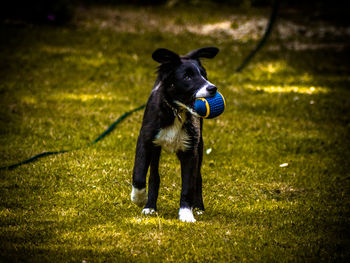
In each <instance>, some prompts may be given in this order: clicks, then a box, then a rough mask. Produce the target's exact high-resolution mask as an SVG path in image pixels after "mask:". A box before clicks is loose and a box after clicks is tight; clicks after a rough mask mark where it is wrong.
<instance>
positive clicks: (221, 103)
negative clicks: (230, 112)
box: [194, 92, 226, 119]
mask: <svg viewBox="0 0 350 263" xmlns="http://www.w3.org/2000/svg"><path fill="white" fill-rule="evenodd" d="M225 107H226V101H225V98H224V96H222V94H221V93H219V92H216V94H215V95H214V96H213V97H210V98H197V99H196V101H195V102H194V110H195V111H196V112H197V113H198V115H200V116H201V117H202V118H206V119H212V118H215V117H217V116H219V115H220V114H221V113H223V112H224V110H225Z"/></svg>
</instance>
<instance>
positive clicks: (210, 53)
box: [184, 47, 219, 59]
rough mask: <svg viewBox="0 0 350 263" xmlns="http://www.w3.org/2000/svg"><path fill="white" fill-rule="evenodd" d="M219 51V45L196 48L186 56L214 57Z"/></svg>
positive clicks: (188, 57)
mask: <svg viewBox="0 0 350 263" xmlns="http://www.w3.org/2000/svg"><path fill="white" fill-rule="evenodd" d="M218 52H219V49H218V48H217V47H203V48H200V49H196V50H193V51H191V52H190V53H188V54H187V55H185V56H184V58H187V59H199V58H214V57H215V56H216V54H217V53H218Z"/></svg>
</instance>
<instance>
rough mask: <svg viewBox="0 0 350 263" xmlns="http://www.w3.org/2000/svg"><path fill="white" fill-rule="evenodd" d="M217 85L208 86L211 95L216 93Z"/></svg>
mask: <svg viewBox="0 0 350 263" xmlns="http://www.w3.org/2000/svg"><path fill="white" fill-rule="evenodd" d="M217 90H218V89H217V87H215V86H214V85H210V86H208V87H207V91H208V92H209V94H210V95H214V94H215V93H216V91H217Z"/></svg>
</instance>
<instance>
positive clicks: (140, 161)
mask: <svg viewBox="0 0 350 263" xmlns="http://www.w3.org/2000/svg"><path fill="white" fill-rule="evenodd" d="M150 148H151V147H147V146H146V145H145V144H144V143H143V139H142V136H139V137H138V140H137V146H136V155H135V164H134V170H133V176H132V191H131V201H133V202H134V203H135V204H136V205H138V206H140V207H142V206H144V205H145V204H146V203H147V192H146V176H147V171H148V167H149V165H150V162H151V158H152V156H151V153H152V151H151V149H150Z"/></svg>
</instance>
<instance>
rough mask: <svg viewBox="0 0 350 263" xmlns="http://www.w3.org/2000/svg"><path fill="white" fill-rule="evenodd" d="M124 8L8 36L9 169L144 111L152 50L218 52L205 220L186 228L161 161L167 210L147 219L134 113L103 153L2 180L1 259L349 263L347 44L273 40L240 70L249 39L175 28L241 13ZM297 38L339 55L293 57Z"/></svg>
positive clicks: (5, 115)
mask: <svg viewBox="0 0 350 263" xmlns="http://www.w3.org/2000/svg"><path fill="white" fill-rule="evenodd" d="M79 10H80V9H79ZM122 10H123V11H124V13H123V12H119V11H117V10H114V9H103V8H102V9H101V8H99V9H92V10H80V11H79V12H80V13H79V14H78V15H77V18H76V19H75V21H74V22H73V23H72V24H71V25H68V26H65V27H46V26H32V25H27V24H20V25H15V24H4V25H2V26H1V29H0V30H1V31H0V32H1V36H2V37H1V40H0V41H1V42H0V67H1V71H0V78H1V82H0V93H1V96H0V101H1V109H0V127H1V128H0V132H1V137H0V155H1V162H0V166H5V165H10V164H13V163H16V162H18V161H21V160H24V159H26V158H28V157H30V156H33V155H35V154H37V153H40V152H43V151H54V150H61V149H73V148H77V147H81V146H85V145H86V144H87V143H89V142H91V141H92V140H94V139H95V138H96V137H97V136H98V135H99V134H100V133H102V132H103V131H104V129H106V128H107V127H108V126H109V125H110V124H111V123H112V122H113V121H114V120H115V119H117V118H118V117H119V116H120V115H121V114H122V113H124V112H126V111H128V110H130V109H133V108H135V107H137V106H139V105H141V104H143V103H144V102H145V101H146V99H147V97H148V95H149V93H150V90H151V87H152V85H153V82H154V80H155V67H156V66H157V64H156V63H155V62H154V61H152V59H151V53H152V52H153V51H154V49H155V48H157V47H167V48H169V49H173V50H175V51H178V52H179V53H181V54H184V53H186V52H188V51H190V50H192V49H194V48H198V47H201V46H207V45H215V46H218V47H219V48H220V50H221V51H220V53H219V55H218V56H217V57H216V58H215V59H214V60H212V61H209V60H208V61H205V62H204V64H205V66H206V68H207V71H208V76H209V79H210V80H211V82H213V83H215V84H216V85H217V86H218V87H219V89H220V91H221V92H222V93H223V94H224V95H225V97H226V100H227V109H226V111H225V112H224V114H223V115H221V116H220V117H218V118H216V119H214V120H205V121H204V143H205V150H207V149H208V148H211V149H212V151H211V153H210V154H209V155H207V154H205V156H204V162H203V167H202V174H203V184H204V203H205V206H206V211H205V213H204V214H203V215H200V216H196V219H197V222H196V223H194V224H190V223H181V222H179V221H178V219H177V216H178V215H177V213H178V208H179V207H178V206H179V205H178V204H179V196H180V186H181V181H180V166H179V162H178V161H177V160H176V158H175V156H173V155H168V154H166V153H163V155H162V160H161V165H160V173H161V188H160V197H159V201H158V214H157V215H156V216H153V217H143V216H141V214H140V212H141V211H140V209H139V208H138V207H136V206H135V205H134V204H133V203H132V202H131V201H130V191H131V185H130V183H131V174H132V167H133V159H134V149H135V146H136V139H137V135H138V131H139V129H140V125H141V119H142V112H138V113H135V114H133V115H132V116H131V117H129V118H128V119H126V120H125V121H124V122H122V124H120V126H118V128H117V129H116V130H115V131H114V132H113V133H112V134H110V135H109V136H108V137H106V138H105V139H104V140H103V141H101V142H99V143H98V144H96V145H94V146H91V147H88V148H83V149H81V150H75V151H71V152H69V153H66V154H62V155H56V156H51V157H46V158H43V159H40V160H39V161H36V162H34V163H31V164H27V165H23V166H21V167H19V168H17V169H15V170H11V171H0V176H1V180H0V194H1V201H0V222H1V224H0V261H3V262H23V261H28V262H47V261H51V262H82V261H84V260H85V261H86V262H161V261H170V262H175V261H176V262H230V261H231V262H232V261H239V262H241V261H248V262H290V261H292V262H305V261H307V262H319V261H326V262H335V261H337V262H339V261H344V262H346V261H347V260H348V259H349V256H350V255H349V227H350V224H349V215H350V213H349V206H350V202H349V179H350V174H349V168H350V165H349V160H350V149H349V145H350V137H349V129H350V110H349V109H350V101H349V97H350V96H349V95H350V91H349V84H350V79H349V70H348V69H349V62H348V60H347V59H346V57H349V47H348V46H346V44H344V43H346V41H345V40H346V36H339V35H334V36H331V37H330V36H328V35H327V36H325V37H312V38H307V37H305V36H302V35H292V36H289V37H288V38H283V37H281V36H280V35H279V34H277V33H275V34H274V35H273V38H272V39H270V42H269V45H267V46H266V47H265V48H264V49H263V50H262V51H261V52H260V53H259V54H258V55H257V57H256V58H255V59H254V60H253V62H252V63H251V64H249V66H248V67H247V68H246V69H245V70H244V71H243V72H242V73H240V74H234V69H235V67H237V66H238V65H239V63H240V62H241V61H242V59H243V58H244V56H246V54H248V52H249V51H250V50H251V49H252V48H253V47H254V45H255V44H256V40H255V39H254V38H253V36H251V35H249V34H247V36H244V39H233V38H230V37H228V36H227V35H225V34H224V33H221V34H213V35H212V34H209V35H199V34H196V32H187V31H185V30H179V28H180V29H181V28H182V27H183V26H186V25H192V24H193V23H195V24H207V23H211V24H213V23H216V22H222V21H225V20H227V19H229V18H230V17H231V18H230V19H234V18H232V17H234V16H232V15H235V14H236V12H238V11H239V10H231V9H227V10H225V11H219V9H218V8H216V9H215V8H214V9H210V10H209V9H204V10H199V9H198V8H196V9H184V8H180V9H164V8H160V7H159V8H147V9H142V8H133V9H131V8H126V7H124V8H122ZM209 11H211V13H210V12H209ZM263 11H264V10H262V11H261V10H253V11H251V12H250V13H248V14H246V17H245V18H244V19H245V20H249V19H253V18H255V17H256V16H259V14H260V13H264V12H263ZM108 12H111V13H108ZM113 12H117V14H118V15H116V14H115V13H113ZM177 12H180V14H179V15H176V14H177ZM105 13H106V14H108V15H106V16H105V17H104V16H103V14H105ZM265 13H266V12H265ZM89 16H90V19H89ZM92 17H93V18H95V19H92ZM135 17H136V18H135ZM169 18H170V22H168V19H169ZM113 19H114V20H113ZM150 21H151V22H150ZM152 21H153V22H152ZM103 22H105V23H104V24H103ZM282 22H283V21H282ZM148 23H153V25H154V26H153V27H149V26H148ZM236 23H240V20H237V21H236V22H235V26H234V27H237V24H236ZM167 26H168V28H167ZM295 41H298V42H302V43H306V44H308V45H322V44H329V42H332V43H335V44H339V45H343V44H344V45H345V46H343V47H342V49H341V50H340V51H339V50H338V49H334V48H332V47H327V46H326V47H324V48H323V47H321V48H316V49H312V48H309V49H308V48H307V49H306V50H305V49H301V50H298V49H291V48H288V46H287V45H286V44H288V43H291V42H295ZM276 47H277V49H276ZM283 163H288V166H287V167H280V164H283Z"/></svg>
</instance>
